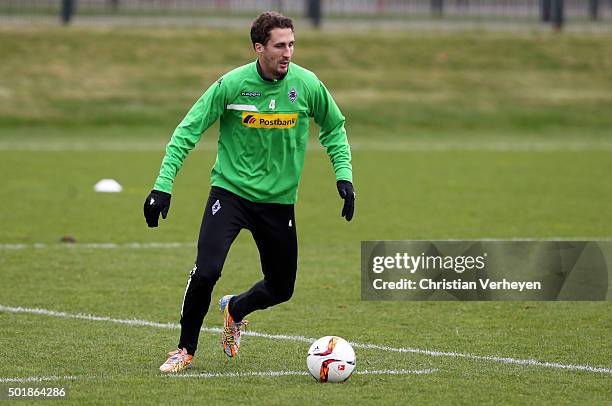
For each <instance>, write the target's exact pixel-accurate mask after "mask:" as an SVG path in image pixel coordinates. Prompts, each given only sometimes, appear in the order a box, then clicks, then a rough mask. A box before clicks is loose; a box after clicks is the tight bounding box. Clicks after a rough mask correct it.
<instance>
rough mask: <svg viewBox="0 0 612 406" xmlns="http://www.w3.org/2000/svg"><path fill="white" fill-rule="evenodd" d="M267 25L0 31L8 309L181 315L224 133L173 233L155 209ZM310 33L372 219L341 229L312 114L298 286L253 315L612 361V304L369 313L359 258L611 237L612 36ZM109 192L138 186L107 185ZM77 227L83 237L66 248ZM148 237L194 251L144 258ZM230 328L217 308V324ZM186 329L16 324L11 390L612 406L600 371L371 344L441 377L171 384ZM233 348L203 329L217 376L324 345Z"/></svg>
mask: <svg viewBox="0 0 612 406" xmlns="http://www.w3.org/2000/svg"><path fill="white" fill-rule="evenodd" d="M286 3H289V2H286ZM364 3H365V2H364ZM389 3H391V2H389ZM0 4H2V3H0ZM53 4H54V5H53V7H56V5H55V3H53ZM300 4H301V3H300ZM602 4H603V3H602ZM55 11H56V10H55V9H54V11H53V13H55ZM0 14H2V13H0ZM230 17H231V18H229V17H227V16H222V18H223V19H222V20H219V21H220V22H218V24H222V21H225V19H226V18H229V19H230V20H232V21H234V17H233V16H230ZM252 17H254V15H253V16H248V18H247V16H240V15H239V16H238V17H236V18H238V20H235V21H242V22H241V23H240V24H243V26H241V27H239V28H236V27H235V25H239V24H236V23H235V22H234V23H231V24H230V25H231V28H226V29H218V28H215V27H206V26H193V25H190V26H189V27H180V26H167V25H163V26H162V25H154V26H143V25H142V24H139V25H138V27H129V26H125V25H124V26H121V24H119V25H108V26H101V24H92V25H91V26H90V25H88V24H87V22H86V21H81V22H80V23H79V17H78V16H77V17H75V20H74V22H75V24H74V25H70V26H67V27H61V26H58V25H59V24H57V16H54V15H53V14H49V18H53V23H45V24H32V23H28V22H27V20H21V21H20V22H18V23H15V20H11V22H10V23H7V24H1V23H0V55H1V60H2V62H1V63H0V173H2V178H1V179H2V180H1V181H0V182H1V183H0V184H1V185H2V190H3V196H4V199H3V205H2V210H0V275H1V277H2V284H1V285H0V305H4V306H23V307H28V308H35V307H38V308H44V309H50V310H56V311H64V312H68V313H86V314H96V315H102V316H110V317H117V318H124V319H133V318H138V319H143V320H151V321H157V322H164V323H165V322H177V321H178V312H179V310H180V304H181V300H182V292H183V289H184V286H185V282H186V279H187V275H188V272H189V270H190V269H191V266H192V263H193V259H194V255H195V247H194V245H193V244H194V242H195V239H196V237H197V232H198V229H199V221H200V218H201V215H202V207H203V204H204V202H205V199H206V196H207V193H208V189H209V173H210V168H211V166H212V164H213V163H214V159H215V148H216V145H215V142H216V128H212V129H211V130H209V131H208V132H207V133H205V134H204V136H203V138H202V142H201V143H200V145H199V146H198V147H197V148H196V150H195V151H193V152H192V154H191V155H190V156H189V158H188V159H187V161H186V163H185V166H184V168H183V170H182V171H181V173H180V174H179V176H178V178H177V181H176V184H175V190H174V195H173V199H172V207H171V210H170V214H169V217H168V219H167V220H165V221H162V224H161V227H160V228H158V229H155V230H149V229H147V228H146V225H145V222H144V219H143V218H142V201H143V199H144V197H145V196H146V194H147V193H148V191H149V189H150V187H151V186H152V183H153V181H154V179H155V177H156V174H157V171H158V169H159V164H160V160H161V158H162V156H163V148H164V145H165V143H166V142H167V141H168V139H169V136H170V134H171V132H172V130H173V129H174V127H175V126H176V125H177V123H178V122H179V121H180V120H181V118H182V117H183V116H184V114H185V113H186V111H187V110H188V109H189V107H190V106H191V104H192V103H193V102H194V101H195V100H196V99H197V98H198V97H199V96H200V95H201V93H202V92H203V91H204V90H205V89H206V88H207V87H208V86H209V84H210V83H211V82H213V81H215V80H216V79H217V78H218V77H219V76H221V75H222V74H223V73H225V72H227V71H228V70H230V69H232V68H234V67H236V66H238V65H241V64H244V63H248V62H250V61H252V60H253V59H254V55H253V53H252V51H251V44H250V41H249V37H248V26H249V23H248V21H249V20H250V18H252ZM243 19H246V21H247V22H244V20H243ZM361 19H362V20H366V21H367V19H366V18H365V17H361ZM346 20H347V21H349V22H350V21H352V20H351V19H350V18H349V17H346ZM1 21H8V20H2V18H0V22H1ZM24 21H26V22H24ZM298 21H299V22H298V24H297V26H296V40H297V42H296V53H295V58H294V61H295V62H296V63H298V64H300V65H302V66H304V67H307V68H309V69H311V70H313V71H314V72H315V73H316V74H317V75H318V76H319V77H320V78H321V80H323V81H324V82H325V84H326V85H327V87H328V88H329V89H330V90H331V92H332V95H333V96H334V97H335V99H336V101H337V102H338V104H339V105H340V107H341V109H342V111H343V113H344V114H345V115H346V117H347V131H348V134H349V140H350V143H351V145H352V148H353V165H354V172H355V185H356V189H357V194H358V198H357V208H356V216H355V219H354V221H353V222H351V223H346V222H345V221H344V220H343V219H341V218H340V210H341V201H340V199H339V198H338V196H337V192H336V190H335V182H334V179H333V173H332V170H331V165H330V164H329V160H328V159H327V156H326V155H325V153H324V151H323V150H322V148H321V147H320V146H318V144H317V138H316V128H314V127H315V126H314V124H313V131H312V134H311V144H310V146H309V149H310V151H309V153H308V155H307V161H306V167H305V170H304V174H303V177H302V182H301V186H300V194H299V201H298V204H297V218H296V221H297V227H298V237H299V240H300V262H299V273H298V275H299V276H298V282H297V286H296V294H295V297H294V298H293V299H292V300H291V301H290V302H289V303H286V304H283V305H281V306H277V307H275V308H273V309H269V310H267V311H265V312H258V313H256V314H253V315H252V317H251V322H252V325H253V329H254V330H255V331H260V332H266V333H273V334H288V335H305V336H308V337H319V336H323V335H327V334H339V335H342V336H345V337H346V338H348V339H350V340H352V341H358V342H370V343H377V344H384V345H390V346H396V347H415V348H426V349H434V350H441V351H458V352H467V353H473V354H479V355H493V356H501V357H516V358H520V359H538V360H541V361H550V362H558V363H561V364H564V365H568V364H574V365H575V364H579V365H582V364H588V365H593V366H598V367H607V368H610V366H612V352H611V351H610V346H609V342H610V331H612V317H611V316H610V315H611V314H612V313H611V312H610V305H609V302H591V303H589V302H584V303H572V302H569V303H554V302H553V303H543V302H511V303H508V302H503V303H457V302H452V303H442V302H436V303H432V302H429V303H421V302H396V303H377V302H362V301H361V300H360V289H359V267H360V258H359V255H360V251H359V249H360V241H362V240H370V239H447V238H457V239H479V238H501V239H513V238H517V239H520V238H560V239H574V238H588V239H610V238H612V227H611V224H612V206H611V205H610V201H612V183H611V182H610V181H609V178H610V175H611V174H612V130H611V129H612V114H610V112H611V111H612V36H610V34H609V33H607V32H606V31H605V30H599V29H596V30H592V31H594V32H590V31H589V32H586V31H585V32H554V31H552V30H541V29H539V30H532V29H529V28H527V29H519V30H516V29H513V30H511V31H510V32H508V31H507V30H505V29H500V30H493V29H477V30H461V29H453V30H452V32H448V31H447V30H438V29H431V28H430V29H427V30H423V31H421V30H417V29H407V30H396V29H394V30H379V29H375V30H374V29H367V30H355V29H351V30H348V31H344V30H342V29H337V27H336V28H334V27H330V26H329V25H326V24H327V23H326V22H325V20H323V29H322V30H314V29H311V28H310V26H309V24H308V23H307V22H306V21H305V20H298ZM604 23H605V21H604ZM536 24H539V23H537V22H536ZM570 25H571V24H570V23H569V22H568V25H567V27H569V26H570ZM413 28H414V27H413ZM569 31H571V30H569ZM102 178H115V179H117V180H118V181H119V182H120V183H121V184H122V185H123V187H124V191H123V192H122V193H119V194H99V193H95V192H94V191H93V185H94V183H95V182H97V181H98V180H99V179H102ZM66 235H69V236H71V237H74V238H75V239H76V243H75V244H63V243H60V242H59V241H60V238H61V237H62V236H66ZM147 242H148V243H151V242H159V243H177V244H178V245H176V246H175V247H174V248H172V245H169V246H168V247H166V248H160V247H158V248H135V247H136V245H134V243H137V244H140V243H147ZM41 243H42V244H44V245H36V244H41ZM87 243H94V244H102V245H103V244H117V246H116V247H115V248H106V249H105V248H103V246H98V247H96V246H93V245H90V246H88V245H86V244H87ZM257 264H258V257H257V251H256V248H255V245H254V243H253V241H252V239H251V238H250V235H248V234H247V233H242V234H241V235H240V237H239V238H238V240H237V242H236V244H235V246H233V248H232V250H231V252H230V255H229V257H228V262H227V264H226V267H225V269H224V274H223V277H222V278H221V280H220V281H219V284H218V286H217V288H216V290H215V293H214V296H213V298H214V299H217V298H218V297H219V296H220V295H222V294H225V293H227V292H234V291H241V290H243V289H245V288H247V287H248V286H249V285H250V283H251V282H252V281H255V280H256V279H257V278H259V275H260V271H259V269H258V266H257ZM219 324H220V316H218V315H217V314H215V312H214V306H212V307H211V312H210V313H209V315H208V316H207V319H206V320H205V325H206V326H207V327H218V326H219ZM177 333H178V331H176V330H171V329H154V328H150V327H146V328H143V327H134V326H129V325H115V324H107V323H100V322H93V321H82V320H72V319H67V320H64V319H58V318H50V317H46V316H42V315H26V314H13V313H10V312H0V337H1V339H0V341H1V342H2V343H3V344H2V345H0V358H1V359H2V360H3V363H2V366H1V367H0V378H6V377H27V376H48V375H58V376H61V375H71V376H77V377H81V378H82V379H75V380H65V381H60V382H64V383H68V384H70V385H71V388H72V396H73V398H74V399H75V400H77V401H80V402H91V403H96V402H97V403H100V402H104V403H109V402H111V403H118V402H137V401H138V402H145V403H160V402H163V401H174V402H187V401H197V400H200V401H201V400H208V401H210V402H213V403H218V402H222V401H224V400H227V398H228V397H231V398H232V399H234V400H239V401H242V402H247V403H255V402H262V401H264V402H266V403H270V404H275V403H276V404H281V403H287V402H290V401H291V402H298V403H309V402H314V401H323V400H325V401H331V402H346V401H347V399H350V400H355V401H361V402H362V403H381V402H386V403H402V402H404V401H405V400H406V399H411V400H414V402H416V403H473V402H489V403H491V402H494V403H498V402H499V403H518V402H530V403H555V404H558V403H577V402H586V403H598V404H599V403H606V402H609V399H610V395H611V390H610V385H609V375H607V374H602V373H591V372H584V371H583V372H577V371H569V370H562V369H549V368H541V367H527V366H524V365H504V364H497V363H494V362H484V361H475V360H469V359H452V358H440V357H428V356H425V355H422V354H421V355H417V354H394V353H384V352H380V351H375V350H371V349H370V350H365V349H362V350H358V352H357V353H358V369H359V368H362V369H366V368H368V369H399V368H406V369H420V368H435V369H438V372H436V373H434V374H432V375H424V376H355V377H353V378H352V379H351V381H349V382H348V383H347V384H346V385H340V386H334V387H321V386H315V384H314V381H309V380H308V379H307V378H306V377H303V376H287V377H276V378H258V377H251V378H240V379H236V380H232V381H228V380H227V379H226V378H222V379H218V380H204V381H203V380H199V379H185V380H181V381H179V380H170V379H164V378H162V377H160V376H159V375H158V374H157V367H158V366H159V364H161V362H163V360H164V359H163V358H164V354H165V351H167V350H170V349H171V348H172V346H173V345H175V340H176V337H177ZM217 340H218V338H217V336H216V335H211V334H209V333H206V334H204V333H203V335H202V344H201V352H200V353H199V354H198V358H197V363H196V369H195V372H196V373H198V372H239V371H262V370H264V371H265V370H267V371H269V370H285V369H287V370H294V371H302V370H305V367H304V358H305V352H306V349H307V348H308V345H306V344H305V343H298V342H290V341H274V340H266V339H262V338H257V337H248V336H247V337H246V338H245V339H244V340H245V344H244V357H242V358H241V359H239V360H237V362H236V363H232V362H229V361H227V360H225V359H224V358H223V357H224V356H223V355H222V354H221V351H220V349H219V348H218V343H217ZM15 348H19V351H15V350H14V349H15ZM66 348H77V349H78V350H76V351H66ZM24 359H25V360H27V361H25V362H24ZM84 359H86V360H87V362H83V360H84ZM87 377H89V378H87ZM92 377H93V378H92ZM229 383H231V385H229ZM440 388H444V390H440Z"/></svg>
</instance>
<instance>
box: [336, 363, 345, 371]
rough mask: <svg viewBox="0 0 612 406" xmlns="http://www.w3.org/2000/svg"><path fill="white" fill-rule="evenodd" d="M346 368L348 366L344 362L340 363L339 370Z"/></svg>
mask: <svg viewBox="0 0 612 406" xmlns="http://www.w3.org/2000/svg"><path fill="white" fill-rule="evenodd" d="M345 368H346V365H344V364H340V365H338V371H344V369H345Z"/></svg>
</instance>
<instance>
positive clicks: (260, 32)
mask: <svg viewBox="0 0 612 406" xmlns="http://www.w3.org/2000/svg"><path fill="white" fill-rule="evenodd" d="M275 28H291V31H293V21H291V19H290V18H289V17H285V16H284V15H282V14H279V13H277V12H274V11H266V12H264V13H261V14H260V15H259V16H258V17H257V18H256V19H255V21H253V25H251V42H252V43H253V46H255V44H256V43H260V44H263V45H266V43H267V42H268V40H269V39H270V31H272V30H273V29H275Z"/></svg>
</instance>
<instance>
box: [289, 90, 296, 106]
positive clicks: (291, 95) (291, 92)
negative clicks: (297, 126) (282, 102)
mask: <svg viewBox="0 0 612 406" xmlns="http://www.w3.org/2000/svg"><path fill="white" fill-rule="evenodd" d="M297 97H298V94H297V90H295V87H292V88H291V90H289V100H290V101H291V103H294V102H295V100H296V99H297Z"/></svg>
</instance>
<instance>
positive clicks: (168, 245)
mask: <svg viewBox="0 0 612 406" xmlns="http://www.w3.org/2000/svg"><path fill="white" fill-rule="evenodd" d="M381 241H384V240H381ZM414 241H429V240H414ZM435 241H596V242H597V241H601V242H610V241H612V238H609V237H585V236H579V237H543V238H532V237H527V238H486V237H485V238H466V239H456V238H452V239H444V240H435ZM195 245H196V244H195V241H194V242H128V243H110V242H101V243H55V244H47V243H31V244H21V243H15V244H11V243H4V244H3V243H0V250H7V251H10V250H26V249H63V248H65V249H100V250H113V249H136V250H137V249H174V248H195Z"/></svg>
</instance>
